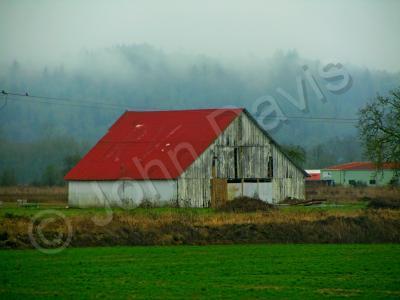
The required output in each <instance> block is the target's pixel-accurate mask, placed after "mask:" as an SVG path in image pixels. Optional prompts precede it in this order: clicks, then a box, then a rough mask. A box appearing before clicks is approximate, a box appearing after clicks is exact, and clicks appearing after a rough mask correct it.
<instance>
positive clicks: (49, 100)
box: [0, 90, 358, 124]
mask: <svg viewBox="0 0 400 300" xmlns="http://www.w3.org/2000/svg"><path fill="white" fill-rule="evenodd" d="M1 93H2V94H3V95H5V96H6V102H5V104H4V105H3V106H2V107H1V108H0V109H2V108H4V107H5V105H6V104H7V99H8V98H7V97H9V96H10V95H11V96H14V97H9V99H12V100H17V101H26V98H31V99H32V100H35V101H37V102H36V103H43V104H57V105H64V106H76V107H85V108H99V106H100V108H103V109H115V110H121V109H124V110H127V109H129V107H127V106H123V105H118V104H112V103H106V102H99V101H91V100H74V99H69V98H57V97H48V96H38V95H30V94H28V93H25V94H23V93H13V92H6V91H4V90H2V91H1ZM24 98H25V99H24ZM135 110H136V111H137V109H135ZM147 110H150V109H146V110H143V111H147ZM267 119H281V120H285V119H297V120H304V121H317V122H318V121H326V122H342V123H343V124H353V123H355V122H358V119H356V118H337V117H325V116H321V117H319V116H318V117H315V116H290V115H286V116H269V117H267Z"/></svg>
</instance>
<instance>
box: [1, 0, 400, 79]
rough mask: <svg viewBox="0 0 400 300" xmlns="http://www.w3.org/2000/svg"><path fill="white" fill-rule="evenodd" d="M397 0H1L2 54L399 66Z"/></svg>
mask: <svg viewBox="0 0 400 300" xmlns="http://www.w3.org/2000/svg"><path fill="white" fill-rule="evenodd" d="M399 12H400V1H396V0H393V1H382V0H376V1H367V0H360V1H350V0H343V1H339V0H332V1H322V0H321V1H305V0H303V1H301V0H295V1H282V0H279V1H261V0H260V1H257V0H243V1H242V0H237V1H235V0H220V1H218V0H214V1H205V0H202V1H200V0H199V1H189V0H169V1H163V0H158V1H151V0H145V1H116V0H114V1H111V0H110V1H99V0H97V1H83V0H81V1H71V0H68V1H51V0H48V1H41V0H35V1H33V0H32V1H18V0H9V1H5V0H0V60H2V61H12V60H13V59H17V60H20V61H32V62H39V63H42V62H44V61H62V60H63V58H64V57H65V55H73V54H75V53H79V52H80V51H82V50H85V49H86V50H95V49H97V48H104V47H110V46H113V45H116V44H132V43H147V44H151V45H154V46H156V47H159V48H161V49H163V50H165V51H166V52H175V51H180V52H185V53H189V54H206V55H210V56H215V57H226V58H229V59H235V58H243V57H248V56H256V57H269V56H271V55H272V54H273V53H274V52H275V51H276V50H277V49H283V50H289V49H297V51H298V52H299V54H300V55H302V56H304V57H306V58H313V59H321V60H323V61H328V60H329V61H339V62H342V63H348V62H350V63H353V64H357V65H360V66H367V67H371V68H379V69H387V70H390V71H398V70H400V55H399V54H400V17H399Z"/></svg>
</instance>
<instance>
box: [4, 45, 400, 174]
mask: <svg viewBox="0 0 400 300" xmlns="http://www.w3.org/2000/svg"><path fill="white" fill-rule="evenodd" d="M329 63H335V64H336V63H338V62H329V61H328V62H324V63H322V62H319V61H316V60H315V61H312V60H307V59H304V58H302V57H301V55H299V54H297V52H296V51H287V52H282V51H278V52H276V53H275V54H274V55H273V56H272V57H269V58H265V59H261V58H252V57H249V58H248V59H247V60H241V61H233V60H228V59H227V60H224V61H223V60H221V59H216V58H213V57H209V56H199V55H188V54H185V53H181V52H172V53H165V52H163V51H161V50H159V49H157V48H154V47H152V46H149V45H131V46H118V47H113V48H107V49H103V50H98V51H93V52H84V53H81V54H79V55H77V56H75V57H69V58H66V59H65V61H61V62H60V63H58V64H55V65H54V64H48V65H45V64H43V65H34V66H33V65H30V64H29V63H22V62H18V61H14V62H13V63H9V64H6V65H3V66H2V67H1V69H0V89H2V90H5V91H7V92H17V93H25V92H27V93H29V95H33V96H35V95H36V96H46V97H51V99H45V98H30V97H17V96H12V95H8V96H7V99H6V96H5V95H2V96H1V98H0V101H1V102H0V107H2V106H3V105H4V106H3V108H2V109H1V110H0V115H1V117H0V128H1V133H0V134H1V139H2V145H1V146H0V147H1V148H0V151H1V153H2V157H3V159H2V162H1V165H0V168H6V167H7V166H10V165H12V166H15V165H18V162H16V161H15V160H16V159H15V157H14V158H13V155H11V154H12V153H18V151H22V150H21V149H25V148H26V149H25V150H23V151H28V152H29V151H33V150H31V149H37V151H36V152H35V153H36V154H34V155H36V156H37V157H39V156H40V155H42V154H41V153H42V152H43V151H41V150H39V149H40V147H39V146H38V147H39V148H37V147H33V146H32V145H33V144H35V143H38V144H39V145H42V143H41V142H40V141H42V140H47V144H51V139H52V138H53V139H56V140H57V139H61V140H67V139H73V142H71V143H68V144H67V145H66V146H65V147H64V148H63V149H62V150H61V152H63V153H62V154H61V153H56V152H59V151H58V150H57V146H56V145H57V143H55V144H54V145H53V148H51V146H48V147H50V148H49V149H51V150H49V151H48V154H47V157H53V159H52V160H50V161H53V162H54V164H56V165H57V164H61V163H60V161H62V157H63V155H66V154H67V153H68V152H80V153H84V152H85V151H86V150H87V149H88V148H89V147H90V146H91V145H93V144H94V143H95V142H96V141H97V139H98V138H99V137H101V136H102V135H103V134H104V133H105V131H106V130H107V128H108V127H109V126H110V125H111V124H112V123H113V122H114V121H115V120H116V119H117V118H118V116H119V115H120V114H122V113H123V111H124V110H126V109H131V110H135V109H137V110H147V109H186V108H206V107H224V106H239V107H245V108H247V109H248V110H249V111H250V112H251V113H252V114H254V115H256V117H257V114H256V113H257V111H258V110H260V111H261V112H262V106H257V101H259V100H260V99H262V98H263V97H264V98H265V97H266V96H272V97H273V98H274V99H275V100H276V101H277V103H278V105H279V107H280V108H281V110H282V113H283V115H284V117H285V118H287V121H286V122H283V123H279V124H278V125H276V124H275V125H276V126H274V128H273V129H271V130H270V131H271V134H272V135H273V136H274V137H275V138H276V139H277V141H279V142H281V143H283V144H296V145H300V146H302V147H304V148H306V149H307V150H309V152H310V153H312V151H314V152H315V151H317V152H318V150H316V149H315V147H325V148H327V149H325V150H324V151H325V152H329V151H331V150H330V149H329V148H332V147H330V146H329V145H336V147H335V149H336V150H337V152H336V153H331V154H329V155H330V156H329V155H328V154H326V153H325V154H324V155H325V156H324V157H325V158H326V159H325V160H324V159H322V158H320V159H319V164H324V162H325V164H329V163H332V162H340V161H342V160H346V158H347V159H361V149H360V147H359V145H358V143H357V140H356V139H355V138H354V136H356V135H357V130H356V128H355V126H354V125H355V119H356V118H357V111H358V109H359V108H360V107H361V106H362V105H363V104H364V103H366V102H367V101H369V100H371V99H372V98H373V97H374V96H375V95H376V94H377V93H381V94H385V93H387V92H388V91H389V90H391V89H393V88H395V87H396V86H398V85H399V83H400V73H389V72H386V71H377V70H369V69H367V68H364V67H358V66H355V65H346V64H344V63H343V69H342V71H343V70H345V71H346V72H348V74H349V76H350V77H349V78H350V79H351V82H350V83H349V84H348V86H347V87H346V88H345V89H343V90H342V91H340V93H334V92H332V91H330V90H329V89H328V88H327V84H329V83H331V84H335V83H338V82H339V83H340V80H341V77H340V76H339V77H337V78H333V79H332V78H328V79H327V78H323V77H322V76H321V73H320V68H321V67H323V66H326V65H328V64H329ZM304 66H306V67H307V68H308V72H309V73H308V74H311V75H312V76H313V78H314V79H315V81H316V84H317V86H318V88H319V91H320V95H319V96H318V93H317V92H318V91H317V90H316V89H315V87H314V88H313V87H312V86H311V85H310V81H309V80H308V79H307V78H306V73H305V71H304V68H303V67H304ZM298 78H303V80H304V81H303V83H304V84H303V85H304V88H305V98H306V101H307V102H306V108H305V109H304V110H301V109H299V108H298V107H296V106H295V105H294V104H293V103H291V102H290V101H288V99H287V97H286V98H285V97H284V96H282V94H280V93H279V92H278V90H281V91H282V90H283V91H284V92H285V93H286V94H289V95H291V96H292V97H293V98H294V99H296V100H297V99H299V98H300V95H299V94H298V87H297V80H298ZM321 95H322V96H323V99H321ZM5 101H6V102H5ZM260 111H259V112H260ZM276 119H277V116H274V115H270V119H269V121H268V120H264V121H266V122H265V123H262V124H263V126H265V127H266V128H267V129H269V128H270V127H268V122H274V121H276ZM278 119H279V118H278ZM258 120H259V121H262V118H261V119H260V118H258ZM270 125H271V124H270ZM160 126H162V124H161V123H160ZM15 143H17V144H15ZM349 143H350V144H352V145H351V146H349V145H348V144H349ZM321 144H322V146H321ZM339 144H342V145H343V147H340V146H339ZM16 145H17V146H16ZM18 145H20V146H18ZM21 145H22V146H21ZM23 145H25V146H23ZM68 145H69V146H68ZM71 145H72V146H71ZM68 147H70V148H71V149H72V150H68V149H69V148H68ZM349 147H350V149H349ZM11 149H14V150H11ZM15 151H16V152H15ZM321 151H322V150H321ZM64 152H66V153H64ZM346 153H347V154H346ZM316 155H317V154H315V153H314V154H308V158H309V159H308V166H311V167H316V166H315V163H313V162H312V159H313V157H314V158H315V157H316ZM346 155H347V156H346ZM349 155H350V156H349ZM20 156H21V161H20V162H19V163H20V164H21V166H20V170H21V171H18V170H17V173H18V174H19V175H18V176H19V177H20V178H22V179H23V181H29V180H32V178H35V176H36V177H37V176H39V175H40V173H41V172H42V170H43V168H44V167H45V165H44V162H41V159H36V161H35V164H34V167H35V170H32V171H31V172H33V173H34V174H33V173H32V174H23V175H21V174H20V173H21V172H22V170H23V169H24V168H25V167H27V166H26V165H23V164H24V162H23V161H24V158H23V157H24V156H23V155H22V154H21V155H20ZM27 157H29V155H28V156H27ZM31 158H32V157H31ZM31 158H30V159H31ZM26 159H28V158H26ZM43 161H44V160H43ZM30 167H31V166H30ZM16 168H17V169H18V167H16ZM28 169H29V168H28Z"/></svg>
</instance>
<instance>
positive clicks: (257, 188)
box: [228, 182, 273, 203]
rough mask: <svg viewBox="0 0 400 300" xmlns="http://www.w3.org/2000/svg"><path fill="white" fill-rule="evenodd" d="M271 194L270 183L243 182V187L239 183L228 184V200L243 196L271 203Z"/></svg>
mask: <svg viewBox="0 0 400 300" xmlns="http://www.w3.org/2000/svg"><path fill="white" fill-rule="evenodd" d="M242 186H243V191H242ZM272 192H273V191H272V182H243V185H242V183H240V182H234V183H233V182H232V183H228V200H233V199H234V198H236V197H240V196H242V195H243V196H247V197H251V198H258V199H260V200H262V201H265V202H268V203H272V202H273V199H272V194H273V193H272Z"/></svg>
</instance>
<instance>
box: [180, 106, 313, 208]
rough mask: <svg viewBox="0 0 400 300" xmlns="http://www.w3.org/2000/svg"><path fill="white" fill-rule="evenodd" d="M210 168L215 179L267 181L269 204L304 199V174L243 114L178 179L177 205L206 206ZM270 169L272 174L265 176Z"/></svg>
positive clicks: (209, 191)
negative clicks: (270, 195)
mask: <svg viewBox="0 0 400 300" xmlns="http://www.w3.org/2000/svg"><path fill="white" fill-rule="evenodd" d="M235 156H236V159H235ZM271 160H272V162H271ZM213 164H214V166H215V167H214V170H215V177H216V178H224V179H227V180H231V181H235V180H236V181H240V180H242V179H243V181H257V180H265V179H268V178H269V179H271V183H272V184H271V187H272V202H278V201H281V200H283V199H285V198H286V197H292V198H298V199H304V196H305V195H304V177H305V173H304V171H303V170H302V169H300V168H299V167H298V166H296V165H295V164H294V163H293V162H291V161H290V159H289V158H288V157H287V156H286V155H285V154H284V153H283V152H282V150H281V149H280V147H279V145H278V144H277V143H276V142H275V141H274V140H273V139H272V138H271V137H270V136H269V135H268V134H266V133H265V132H264V131H263V130H262V129H261V127H260V126H259V125H258V124H257V122H256V121H255V120H254V119H253V118H252V117H251V116H250V115H249V113H247V112H246V111H245V110H244V111H243V112H242V113H240V114H239V115H238V117H236V118H235V119H234V120H233V121H232V123H231V124H230V125H229V126H228V127H227V128H226V129H225V130H224V131H223V132H222V133H221V134H220V135H219V136H218V138H217V139H216V140H215V141H214V142H213V143H212V144H211V145H210V146H209V147H208V148H207V149H206V150H205V151H204V152H203V153H202V154H201V155H200V156H199V157H198V158H197V159H196V160H195V161H194V163H193V164H192V165H191V166H189V167H188V169H186V171H185V172H184V173H183V174H182V175H181V176H180V177H179V178H178V183H177V186H178V193H177V194H178V197H179V201H180V203H181V205H188V206H195V207H208V206H210V201H211V186H210V178H212V177H213V174H212V173H213V171H212V170H213ZM271 166H272V168H273V172H272V174H269V172H271ZM271 175H272V178H271Z"/></svg>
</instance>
